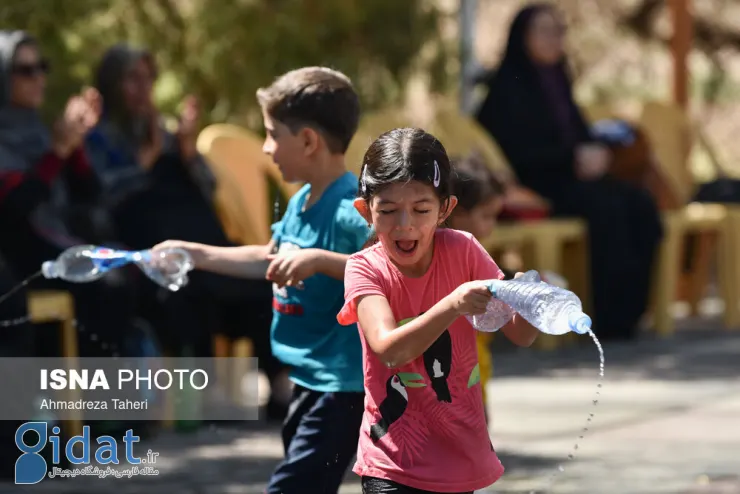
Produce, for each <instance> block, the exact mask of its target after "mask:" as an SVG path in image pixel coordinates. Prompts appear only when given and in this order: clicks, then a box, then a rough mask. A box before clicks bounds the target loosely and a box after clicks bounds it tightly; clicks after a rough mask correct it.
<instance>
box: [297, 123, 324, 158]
mask: <svg viewBox="0 0 740 494" xmlns="http://www.w3.org/2000/svg"><path fill="white" fill-rule="evenodd" d="M298 135H299V137H300V138H301V140H302V141H303V154H304V155H305V156H310V155H312V154H314V153H315V152H316V151H317V150H318V149H319V147H320V145H321V142H320V141H321V139H322V137H321V135H320V134H319V133H318V132H316V131H315V130H314V129H312V128H311V127H301V130H300V131H299V133H298Z"/></svg>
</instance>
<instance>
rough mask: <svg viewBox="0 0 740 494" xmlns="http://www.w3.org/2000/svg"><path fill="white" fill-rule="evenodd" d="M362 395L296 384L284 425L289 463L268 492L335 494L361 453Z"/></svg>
mask: <svg viewBox="0 0 740 494" xmlns="http://www.w3.org/2000/svg"><path fill="white" fill-rule="evenodd" d="M364 410H365V394H364V393H323V392H319V391H312V390H310V389H306V388H303V387H301V386H296V387H295V389H294V391H293V399H292V400H291V403H290V407H289V409H288V416H287V417H286V418H285V422H284V423H283V447H284V448H285V459H283V461H281V462H280V464H279V465H278V466H277V468H276V469H275V472H274V473H273V474H272V478H271V479H270V485H269V486H268V487H267V490H266V491H265V492H266V493H267V494H303V493H308V492H310V493H311V494H336V493H337V491H338V490H339V486H340V485H341V483H342V480H343V479H344V475H345V473H346V472H347V467H348V466H349V462H350V461H352V458H353V457H354V455H355V454H356V453H357V443H358V441H359V439H360V425H361V424H362V414H363V412H364Z"/></svg>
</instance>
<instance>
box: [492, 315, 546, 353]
mask: <svg viewBox="0 0 740 494" xmlns="http://www.w3.org/2000/svg"><path fill="white" fill-rule="evenodd" d="M501 331H503V333H504V334H505V335H506V337H507V338H508V339H509V341H511V342H512V343H513V344H515V345H517V346H523V347H528V346H531V345H532V343H534V340H536V339H537V335H538V334H539V333H540V332H539V330H538V329H537V328H535V327H534V326H532V325H531V324H529V322H527V320H526V319H524V318H523V317H522V316H520V315H519V314H514V318H513V319H512V320H511V321H510V322H509V323H508V324H507V325H506V326H504V327H503V328H501Z"/></svg>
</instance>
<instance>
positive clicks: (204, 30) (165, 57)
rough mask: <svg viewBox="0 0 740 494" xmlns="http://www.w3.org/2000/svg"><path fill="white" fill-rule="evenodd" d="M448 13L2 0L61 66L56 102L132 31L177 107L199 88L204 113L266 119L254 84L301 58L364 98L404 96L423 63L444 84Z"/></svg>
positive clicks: (403, 4)
mask: <svg viewBox="0 0 740 494" xmlns="http://www.w3.org/2000/svg"><path fill="white" fill-rule="evenodd" d="M441 15H442V14H441V13H440V12H439V11H438V10H436V8H434V7H432V6H431V5H430V2H428V1H424V0H400V1H399V0H372V1H367V0H85V1H81V0H80V1H70V0H64V1H62V0H3V2H2V3H1V4H0V28H2V29H11V28H16V29H17V28H24V29H26V30H28V31H30V32H32V33H33V34H34V35H36V36H37V37H38V38H39V40H40V43H41V45H42V47H43V50H44V52H45V54H46V55H47V56H48V57H49V59H50V60H51V61H52V64H53V68H54V72H53V76H52V77H51V78H50V87H49V89H50V95H49V96H50V102H49V105H48V110H49V112H52V113H56V112H57V111H59V109H60V107H61V106H62V104H63V103H64V101H66V98H67V97H68V96H69V95H70V94H71V93H72V92H75V91H78V90H79V88H80V87H81V86H82V85H84V84H91V83H92V82H93V75H94V72H95V66H96V64H97V62H98V60H99V59H100V57H101V55H102V54H103V52H104V51H105V50H106V48H108V47H109V46H111V45H112V44H114V43H116V42H119V41H127V42H130V43H133V44H135V45H139V46H146V47H149V48H150V49H151V50H152V51H153V52H154V54H155V55H156V57H157V60H158V63H159V65H160V78H159V81H158V83H157V87H156V97H157V100H158V102H159V104H160V106H161V107H162V108H163V110H165V111H166V112H170V113H173V112H176V111H177V109H178V105H179V103H180V101H181V100H182V98H183V96H184V95H185V94H186V93H193V94H196V95H197V96H198V97H199V98H200V100H201V103H202V108H203V110H204V122H203V123H204V124H205V123H208V122H212V121H232V122H235V123H240V124H244V125H247V126H249V127H253V128H258V127H259V123H260V119H259V113H258V112H257V108H256V101H255V91H256V90H257V89H258V88H259V87H260V86H262V85H265V84H269V83H270V82H271V81H272V79H273V78H274V77H275V76H277V75H279V74H281V73H283V72H286V71H288V70H290V69H294V68H297V67H300V66H306V65H327V66H331V67H334V68H336V69H338V70H341V71H343V72H345V73H346V74H347V75H349V76H350V77H351V78H352V79H353V80H354V82H355V84H356V86H357V89H358V92H359V93H360V95H361V98H362V101H363V107H364V108H365V109H371V108H374V107H378V106H381V105H383V104H387V103H389V102H393V101H397V100H398V99H399V98H400V97H401V96H402V94H401V89H402V88H403V86H404V84H405V82H406V81H407V79H408V77H409V75H410V74H412V73H414V72H418V71H423V72H426V73H428V74H429V75H430V78H431V80H432V81H433V83H434V85H435V87H444V85H445V83H446V80H447V74H446V72H447V70H446V67H447V64H445V57H447V56H448V51H447V50H445V46H444V44H443V42H442V40H441V38H440V35H439V23H440V17H441ZM430 48H431V50H430ZM422 52H424V53H428V52H432V53H434V54H435V55H434V56H433V57H428V56H427V57H426V59H425V57H422V56H421V54H422ZM427 59H428V60H427Z"/></svg>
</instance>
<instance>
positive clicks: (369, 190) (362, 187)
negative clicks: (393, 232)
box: [358, 128, 452, 204]
mask: <svg viewBox="0 0 740 494" xmlns="http://www.w3.org/2000/svg"><path fill="white" fill-rule="evenodd" d="M451 175H452V167H451V165H450V159H449V157H448V156H447V151H446V150H445V148H444V146H443V145H442V143H441V142H439V140H438V139H437V138H436V137H434V136H433V135H431V134H429V133H427V132H424V131H423V130H421V129H415V128H401V129H393V130H390V131H388V132H386V133H384V134H382V135H381V136H380V137H378V138H377V139H376V140H375V141H374V142H373V143H372V144H370V147H369V148H368V149H367V151H366V152H365V157H364V158H363V160H362V171H361V172H360V177H359V184H358V185H359V187H358V195H359V197H361V198H363V199H365V200H366V201H368V202H369V201H370V199H371V198H372V197H373V196H375V195H376V194H377V193H378V192H379V191H380V190H382V189H383V188H384V187H387V186H388V185H391V184H395V183H408V182H411V181H417V182H422V183H425V184H428V185H430V186H432V188H433V189H434V192H435V194H436V195H437V197H438V198H439V200H440V202H441V203H443V204H444V203H446V202H447V200H448V199H449V197H450V195H451V193H452V192H451V185H452V184H451Z"/></svg>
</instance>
